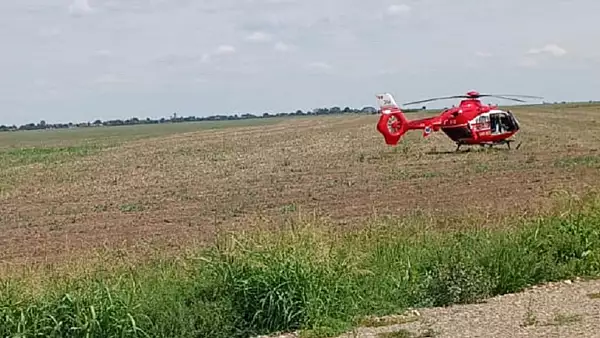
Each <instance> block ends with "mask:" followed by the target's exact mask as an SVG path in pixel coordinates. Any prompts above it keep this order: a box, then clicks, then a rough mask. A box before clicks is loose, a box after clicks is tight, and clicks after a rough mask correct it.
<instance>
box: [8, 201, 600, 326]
mask: <svg viewBox="0 0 600 338" xmlns="http://www.w3.org/2000/svg"><path fill="white" fill-rule="evenodd" d="M394 228H395V229H394ZM261 236H262V237H257V236H254V237H252V236H243V237H235V238H231V239H230V241H229V245H225V246H221V247H219V248H213V249H211V250H206V251H202V252H201V253H200V254H198V255H197V256H195V257H190V258H187V259H185V260H184V261H183V262H164V261H163V262H157V263H152V264H147V265H144V266H139V267H137V268H134V269H126V270H123V271H121V273H116V272H115V273H113V274H110V275H106V274H97V275H88V276H82V277H81V278H80V279H77V280H72V279H69V280H67V279H65V280H64V281H62V282H60V283H59V284H56V283H53V284H49V285H47V288H46V289H45V291H44V292H43V293H42V294H41V295H36V296H27V295H29V294H30V293H29V292H27V290H25V289H24V287H23V286H22V285H20V284H18V281H15V280H5V281H4V282H3V284H2V286H1V289H0V292H1V295H0V335H1V336H4V337H9V336H11V337H15V336H22V337H34V336H44V337H108V336H118V337H217V338H218V337H250V336H255V335H259V334H268V333H273V332H277V331H292V330H298V329H302V330H308V331H312V332H313V333H319V334H323V335H329V334H335V333H339V332H341V331H344V330H347V329H349V328H351V326H352V325H354V324H355V323H356V320H357V319H359V318H361V317H362V316H367V315H385V314H390V313H397V312H399V311H402V310H403V309H406V308H408V307H421V306H445V305H450V304H456V303H470V302H475V301H478V300H480V299H483V298H486V297H489V296H493V295H498V294H503V293H508V292H515V291H518V290H520V289H522V288H524V287H526V286H529V285H533V284H537V283H542V282H547V281H556V280H560V279H564V278H571V277H574V276H596V275H598V274H599V273H600V208H599V207H598V204H596V205H595V206H594V207H589V206H588V207H586V208H582V209H581V212H580V213H575V214H569V215H566V216H562V217H548V218H544V219H538V220H532V221H528V222H527V223H526V224H522V225H521V226H520V227H516V228H513V229H512V230H495V231H491V230H466V231H460V232H454V233H439V232H418V231H417V232H415V231H412V232H410V233H407V232H406V231H403V230H402V228H401V227H399V226H390V224H388V225H387V226H383V227H371V228H369V229H368V230H364V231H362V232H354V233H348V234H346V235H339V234H337V235H336V237H335V238H332V237H333V235H332V234H331V232H329V231H327V230H326V229H323V227H318V226H313V227H304V228H300V229H299V230H298V229H296V230H295V231H293V232H288V233H283V232H282V233H278V234H261Z"/></svg>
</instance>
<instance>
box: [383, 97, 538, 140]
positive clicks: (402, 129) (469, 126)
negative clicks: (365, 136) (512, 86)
mask: <svg viewBox="0 0 600 338" xmlns="http://www.w3.org/2000/svg"><path fill="white" fill-rule="evenodd" d="M507 96H513V97H523V98H536V99H542V98H541V97H538V96H528V95H491V94H479V93H478V92H477V91H470V92H468V93H467V95H456V96H446V97H437V98H432V99H427V100H421V101H414V102H408V103H405V104H404V105H411V104H418V103H425V102H430V101H435V100H446V99H457V98H462V99H463V100H461V101H460V104H459V106H458V107H452V108H447V109H444V110H442V112H441V113H440V115H438V116H434V117H428V118H423V119H419V120H408V119H406V117H405V116H404V113H403V112H402V110H401V109H400V107H399V106H398V105H397V104H396V101H395V100H394V98H393V97H392V95H391V94H389V93H385V94H378V95H376V97H377V104H378V106H379V108H380V113H381V115H380V118H379V122H378V123H377V130H378V131H379V132H380V133H381V134H382V135H383V137H384V139H385V142H386V143H387V144H388V145H396V144H398V141H399V140H400V138H401V137H402V135H404V134H405V133H406V132H407V131H409V130H421V129H422V130H423V137H427V136H429V134H431V132H432V131H439V130H440V129H441V130H442V131H443V132H444V133H445V134H446V135H447V136H448V137H449V138H450V139H452V141H454V142H455V143H456V145H457V147H456V151H458V150H459V149H460V147H461V146H462V145H480V146H482V147H484V146H486V145H488V146H489V147H492V146H494V145H498V144H506V145H507V146H508V148H509V149H510V143H511V142H513V141H514V140H510V139H509V138H510V137H511V136H513V135H514V134H515V133H517V132H518V131H519V122H518V121H517V119H516V117H515V116H514V115H513V114H512V113H511V112H510V111H509V110H507V111H503V110H500V109H498V106H496V105H484V104H482V103H481V101H480V100H479V98H481V97H497V98H501V99H506V100H512V101H517V102H526V101H524V100H520V99H516V98H510V97H507ZM519 146H520V144H519ZM519 146H517V149H518V147H519Z"/></svg>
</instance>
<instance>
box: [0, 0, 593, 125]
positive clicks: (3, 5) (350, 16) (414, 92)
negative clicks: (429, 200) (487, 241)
mask: <svg viewBox="0 0 600 338" xmlns="http://www.w3.org/2000/svg"><path fill="white" fill-rule="evenodd" d="M390 5H391V6H390ZM515 6H519V8H520V10H519V11H514V8H515ZM540 6H543V8H544V15H543V16H539V15H534V16H532V15H530V14H531V13H536V11H539V8H540ZM421 9H422V10H421ZM599 11H600V2H598V1H592V0H577V6H572V5H565V4H562V3H561V2H552V3H551V4H549V3H548V2H542V0H530V1H526V2H522V1H521V2H517V0H489V1H485V2H481V1H479V2H474V1H466V2H464V1H463V2H460V1H459V2H448V1H443V0H427V1H414V0H411V1H407V0H385V1H383V0H380V1H376V2H372V1H364V0H328V1H325V2H323V1H318V0H204V1H193V0H88V1H85V0H64V1H62V2H61V1H47V0H46V1H43V0H21V1H17V0H14V1H9V0H4V1H0V22H1V23H2V24H1V25H2V26H3V27H4V29H3V30H0V40H1V41H3V42H5V45H6V46H10V48H5V49H6V51H3V53H0V74H2V76H0V109H1V110H3V111H12V112H14V113H13V114H11V115H10V116H5V118H6V120H5V121H3V122H2V123H27V122H29V121H28V120H33V121H36V120H40V119H46V120H58V121H63V120H70V119H80V118H83V119H87V118H88V117H89V118H92V117H95V116H98V117H107V118H119V117H121V116H118V115H117V116H108V115H110V114H109V113H106V112H115V113H114V114H120V113H116V112H125V113H126V112H129V111H132V110H133V111H138V109H139V108H140V107H142V106H143V107H144V111H147V112H148V113H149V114H153V115H155V116H161V115H165V114H167V115H168V114H169V112H171V111H173V110H179V111H184V110H185V111H190V112H197V113H198V114H200V112H210V113H211V114H212V113H215V114H220V113H223V114H227V113H231V112H232V110H236V109H242V110H255V111H261V110H273V111H288V110H294V109H299V108H303V109H304V108H306V109H308V108H311V106H313V105H314V104H317V103H316V102H323V104H328V102H337V103H339V104H344V105H349V106H354V105H355V106H363V105H370V104H372V100H371V97H372V93H373V92H378V91H380V90H391V91H394V92H397V93H398V95H401V96H403V97H416V98H419V97H422V96H427V93H429V94H433V95H437V94H436V93H438V94H440V95H442V94H443V93H444V92H447V91H450V92H463V89H461V88H463V87H464V86H470V84H469V83H468V82H469V81H470V80H468V79H465V78H464V76H463V75H464V73H465V69H466V68H467V67H478V68H480V69H483V70H485V71H492V72H493V73H494V76H493V77H483V78H480V79H479V81H480V82H478V83H479V84H478V86H488V85H492V86H494V88H509V89H510V88H512V86H513V85H515V81H514V79H515V78H519V77H521V78H522V77H523V76H526V75H528V74H524V73H523V70H524V68H521V67H536V68H542V66H544V67H546V66H547V67H548V68H549V67H552V68H553V69H554V71H553V72H552V73H550V72H548V73H546V72H539V73H538V74H536V75H537V76H535V77H533V76H532V77H531V78H525V79H522V81H518V83H516V85H518V86H520V87H519V90H520V91H523V92H527V91H534V92H538V93H539V90H540V89H539V88H540V86H542V85H544V84H545V83H547V82H548V81H549V79H550V78H551V77H556V76H560V77H561V80H562V81H563V82H565V83H567V84H568V86H562V87H560V86H559V87H556V86H555V87H551V86H550V87H548V86H546V87H544V88H545V89H543V92H541V93H539V94H540V95H541V96H544V97H547V96H552V95H557V96H561V95H564V99H565V100H569V95H572V93H571V91H568V90H565V89H564V88H568V89H571V88H573V92H574V91H575V86H577V88H576V89H577V93H578V95H583V96H590V97H593V96H594V95H598V94H597V93H596V92H597V91H594V88H598V79H600V61H598V60H599V59H598V58H596V59H595V58H594V57H597V56H598V55H599V53H600V48H599V47H598V46H596V45H595V44H593V43H590V41H594V39H595V38H597V37H596V36H595V35H594V34H595V32H594V31H593V30H590V27H589V23H590V22H593V20H595V19H596V16H597V13H598V12H599ZM69 13H71V14H72V15H76V16H79V20H65V16H67V17H68V18H70V15H69ZM475 13H479V14H480V13H493V14H494V16H495V17H496V18H501V17H510V24H508V23H507V22H506V20H504V21H503V20H502V19H499V20H496V19H493V20H492V21H490V18H489V17H488V16H487V15H479V14H476V15H473V14H475ZM90 14H96V15H90ZM100 14H101V15H100ZM394 15H397V16H394ZM467 17H468V18H470V19H469V20H464V18H467ZM199 18H201V19H199ZM556 22H561V25H556ZM32 24H34V25H33V26H32ZM440 24H441V25H442V26H443V29H441V30H440V29H439V28H438V27H439V25H440ZM565 27H567V28H565ZM14 32H22V34H14ZM523 32H527V34H522V33H523ZM465 34H468V39H465V38H464V36H465ZM473 41H480V42H481V43H477V44H475V45H474V44H473ZM562 41H568V43H569V44H568V45H566V44H565V45H562V43H563V42H562ZM250 42H252V43H256V44H259V42H260V45H257V46H253V45H252V44H251V43H250ZM546 43H554V44H555V45H554V46H553V45H549V46H545V47H544V45H545V44H546ZM565 43H566V42H565ZM220 45H221V46H220ZM219 46H220V47H219ZM559 46H560V47H559ZM532 47H535V48H533V49H532V50H531V52H533V54H527V52H528V50H529V49H530V48H532ZM565 49H566V50H565ZM567 50H568V51H567ZM478 52H479V53H478ZM536 53H537V54H536ZM489 54H493V56H491V57H490V55H489ZM41 55H43V57H40V56H41ZM557 56H560V58H559V57H557ZM521 58H524V59H521ZM584 58H587V59H584ZM311 61H321V62H315V63H313V64H312V65H309V63H310V62H311ZM323 61H324V62H323ZM332 66H333V67H332ZM484 66H485V67H484ZM567 69H568V72H567ZM102 74H105V75H104V76H102V77H100V78H97V77H98V76H100V75H102ZM111 74H112V75H111ZM255 74H260V76H255ZM315 74H327V76H322V77H321V78H319V81H320V82H321V83H322V86H324V87H327V90H323V89H322V88H318V87H316V86H314V80H315V79H314V77H315V76H317V75H315ZM117 75H118V77H117ZM290 78H293V79H294V80H293V81H289V79H290ZM408 78H410V79H411V80H410V81H404V80H405V79H408ZM448 78H453V79H458V81H453V82H451V83H446V82H445V81H444V79H448ZM36 79H44V80H47V81H48V82H49V83H50V84H51V85H46V86H45V87H44V86H40V84H41V83H42V82H39V81H38V83H37V86H36V84H35V80H36ZM94 79H97V80H99V81H100V82H103V83H106V84H105V85H103V87H104V88H106V89H110V90H106V91H97V90H96V89H97V88H95V87H96V86H99V85H97V84H93V83H92V81H93V80H94ZM122 79H126V80H128V81H129V82H128V83H123V82H122ZM194 79H203V81H206V83H207V84H210V85H203V84H201V83H202V82H199V81H196V83H197V84H194V85H191V84H192V81H194ZM399 79H400V80H399ZM403 79H404V80H403ZM109 83H120V84H119V85H115V84H109ZM283 84H285V85H283ZM334 84H335V85H334ZM571 84H572V85H571ZM47 87H51V88H53V89H56V90H58V91H60V93H61V96H60V99H61V100H63V99H64V100H63V101H58V99H56V97H53V100H54V101H52V102H50V101H47V100H46V98H47V97H49V96H47V95H46V94H44V95H46V96H44V95H42V94H40V95H37V94H35V95H34V94H32V93H38V92H42V90H40V89H45V88H47ZM528 88H529V89H528ZM531 88H533V89H531ZM288 91H294V92H295V93H297V94H296V95H294V97H292V98H290V97H289V96H287V95H285V93H287V92H288ZM549 91H555V93H549ZM231 92H235V93H236V95H235V96H236V100H235V102H233V101H227V102H224V101H223V100H222V99H220V98H221V97H223V96H224V95H225V96H226V95H229V94H228V93H231ZM264 92H271V93H273V95H267V96H265V95H260V94H261V93H264ZM561 92H562V93H561ZM199 97H202V100H201V102H200V103H199V101H198V98H199ZM319 104H320V103H319ZM82 112H85V113H82ZM84 114H88V115H85V116H84Z"/></svg>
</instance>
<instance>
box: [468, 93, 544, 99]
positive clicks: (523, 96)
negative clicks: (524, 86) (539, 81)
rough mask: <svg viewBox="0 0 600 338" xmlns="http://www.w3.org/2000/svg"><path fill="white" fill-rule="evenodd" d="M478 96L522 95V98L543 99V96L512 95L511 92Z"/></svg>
mask: <svg viewBox="0 0 600 338" xmlns="http://www.w3.org/2000/svg"><path fill="white" fill-rule="evenodd" d="M479 96H498V97H500V96H504V97H508V96H512V97H522V98H526V99H540V100H541V99H543V97H540V96H532V95H513V94H482V95H479Z"/></svg>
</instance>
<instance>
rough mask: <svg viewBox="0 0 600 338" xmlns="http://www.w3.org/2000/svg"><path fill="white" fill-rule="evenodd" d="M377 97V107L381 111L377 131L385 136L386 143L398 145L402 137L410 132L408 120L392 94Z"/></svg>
mask: <svg viewBox="0 0 600 338" xmlns="http://www.w3.org/2000/svg"><path fill="white" fill-rule="evenodd" d="M376 97H377V105H378V106H379V109H380V111H381V115H380V117H379V122H378V123H377V130H378V131H379V132H380V133H381V134H382V135H383V137H384V139H385V143H387V144H388V145H396V144H398V141H400V138H401V137H402V135H404V134H405V133H406V132H407V131H408V120H407V119H406V117H405V116H404V113H403V112H402V110H401V109H400V107H399V106H398V104H397V103H396V100H394V97H393V96H392V94H389V93H384V94H378V95H376Z"/></svg>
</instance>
